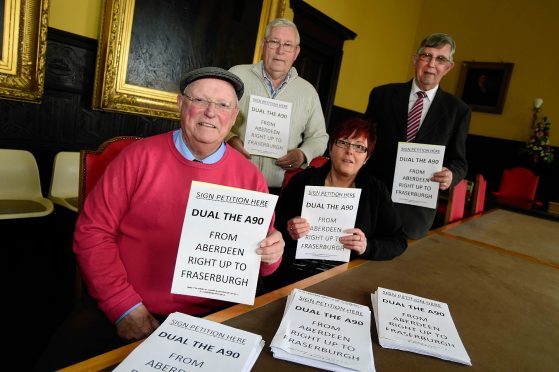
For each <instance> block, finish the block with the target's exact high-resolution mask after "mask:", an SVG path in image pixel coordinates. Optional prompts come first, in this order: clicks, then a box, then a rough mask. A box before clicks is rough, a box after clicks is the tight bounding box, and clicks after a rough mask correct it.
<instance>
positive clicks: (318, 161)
mask: <svg viewBox="0 0 559 372" xmlns="http://www.w3.org/2000/svg"><path fill="white" fill-rule="evenodd" d="M328 160H330V158H329V157H328V156H317V157H316V158H314V159H313V160H311V162H310V163H309V165H310V166H311V167H313V168H320V167H322V166H323V165H324V164H326V162H327V161H328Z"/></svg>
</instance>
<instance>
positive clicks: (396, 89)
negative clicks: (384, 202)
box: [366, 33, 471, 239]
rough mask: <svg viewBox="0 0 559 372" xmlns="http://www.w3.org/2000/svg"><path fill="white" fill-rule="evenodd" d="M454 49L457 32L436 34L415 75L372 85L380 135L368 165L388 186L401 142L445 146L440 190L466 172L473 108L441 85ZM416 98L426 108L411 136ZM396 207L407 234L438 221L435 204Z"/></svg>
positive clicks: (414, 235)
mask: <svg viewBox="0 0 559 372" xmlns="http://www.w3.org/2000/svg"><path fill="white" fill-rule="evenodd" d="M455 50H456V44H455V42H454V40H453V39H452V37H450V36H449V35H447V34H440V33H438V34H431V35H429V36H427V37H426V38H425V39H424V40H423V41H422V42H421V44H420V46H419V48H418V50H417V53H416V54H415V55H414V56H413V64H414V66H415V76H414V78H413V80H411V81H409V82H407V83H395V84H387V85H383V86H379V87H376V88H374V89H373V90H372V91H371V94H370V96H369V105H368V107H367V111H366V116H367V117H368V118H369V119H371V120H372V121H373V122H376V123H377V125H378V140H377V145H376V148H375V152H374V154H373V156H372V157H371V160H370V161H369V162H368V163H367V165H368V167H369V169H370V170H371V172H373V174H374V175H375V176H376V177H378V178H380V179H381V180H382V181H383V182H384V183H385V184H386V186H387V187H388V189H389V190H392V181H393V178H394V168H395V165H396V153H397V149H398V142H406V141H413V142H417V143H426V144H434V145H444V146H446V150H445V156H444V162H443V168H442V170H441V171H440V172H436V173H435V174H434V175H433V177H432V178H431V180H432V181H435V182H439V189H440V190H446V189H448V188H449V187H452V186H454V185H455V184H457V183H458V182H460V180H462V178H464V176H465V175H466V171H467V163H466V146H465V145H466V144H465V143H466V136H467V135H468V129H469V125H470V116H471V111H470V109H469V107H468V106H467V105H466V104H465V103H464V102H462V101H461V100H460V99H458V98H456V97H454V96H453V95H451V94H449V93H447V92H445V91H443V90H442V89H441V88H440V87H439V82H440V81H441V79H442V78H443V77H444V76H445V75H446V74H447V73H448V72H449V71H450V70H451V69H452V68H453V67H454V62H453V60H452V57H453V55H454V52H455ZM419 92H423V93H419ZM417 100H422V110H420V114H419V113H418V114H417V116H419V130H418V131H417V133H416V136H415V138H412V139H410V138H409V133H408V120H409V119H410V121H411V118H408V113H410V116H411V113H412V112H415V109H414V105H415V103H416V101H417ZM419 106H421V105H419ZM407 137H408V138H407ZM396 208H397V210H398V214H399V215H400V218H401V219H402V223H403V226H404V233H405V234H406V236H407V238H408V239H419V238H421V237H422V236H425V234H426V233H427V231H428V230H429V229H430V228H431V225H432V224H433V220H434V218H435V209H431V208H425V207H418V206H413V205H407V204H399V203H396Z"/></svg>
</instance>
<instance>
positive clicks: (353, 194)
mask: <svg viewBox="0 0 559 372" xmlns="http://www.w3.org/2000/svg"><path fill="white" fill-rule="evenodd" d="M360 196H361V189H350V188H343V187H325V186H305V196H304V197H303V208H302V209H301V217H304V218H306V219H307V221H308V223H309V225H310V231H309V233H308V234H307V235H305V236H304V237H303V238H301V239H299V240H298V241H297V252H296V253H295V258H297V259H303V258H310V259H321V260H331V261H343V262H348V261H349V257H350V253H351V251H350V250H349V249H346V248H344V246H343V245H342V244H341V243H340V241H339V240H338V239H339V238H340V237H341V236H344V235H348V234H347V233H345V232H344V231H345V230H346V229H350V228H353V227H355V217H356V216H357V207H358V206H359V197H360Z"/></svg>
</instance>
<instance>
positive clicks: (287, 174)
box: [281, 156, 330, 189]
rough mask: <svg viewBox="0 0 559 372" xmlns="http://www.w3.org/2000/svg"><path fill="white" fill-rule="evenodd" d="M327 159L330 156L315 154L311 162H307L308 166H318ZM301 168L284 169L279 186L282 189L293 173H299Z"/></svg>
mask: <svg viewBox="0 0 559 372" xmlns="http://www.w3.org/2000/svg"><path fill="white" fill-rule="evenodd" d="M328 160H330V158H329V157H327V156H317V157H316V158H314V159H313V160H311V162H310V163H309V166H311V167H313V168H320V167H322V166H323V165H324V164H326V162H327V161H328ZM302 170H303V168H295V169H288V170H286V171H285V173H284V174H283V181H282V183H281V188H282V189H283V188H285V186H287V184H288V183H289V181H290V180H291V177H293V176H294V175H296V174H297V173H299V172H300V171H302Z"/></svg>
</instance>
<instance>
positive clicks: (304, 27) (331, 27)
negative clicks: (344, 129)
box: [290, 0, 357, 128]
mask: <svg viewBox="0 0 559 372" xmlns="http://www.w3.org/2000/svg"><path fill="white" fill-rule="evenodd" d="M290 5H291V8H293V12H294V17H293V21H294V22H295V24H296V25H297V29H298V30H299V35H300V37H301V52H300V53H299V56H298V57H297V60H296V61H295V63H294V66H295V68H296V69H297V72H298V74H299V75H301V76H302V77H303V78H304V79H306V80H307V81H309V82H310V83H311V84H312V85H313V86H314V87H315V89H316V91H317V92H318V95H319V96H320V104H321V105H322V111H323V112H324V118H325V119H326V127H327V128H328V124H329V122H330V115H331V112H332V107H333V105H334V98H335V96H336V88H337V86H338V77H339V75H340V67H341V65H342V57H343V54H344V42H345V41H346V40H353V39H355V37H356V36H357V34H356V33H355V32H353V31H351V30H350V29H348V28H346V27H344V26H343V25H341V24H340V23H338V22H336V21H335V20H333V19H332V18H330V17H328V16H326V15H325V14H323V13H321V12H320V11H318V10H316V9H315V8H313V7H312V6H310V5H309V4H307V3H305V2H303V1H302V0H291V2H290Z"/></svg>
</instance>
